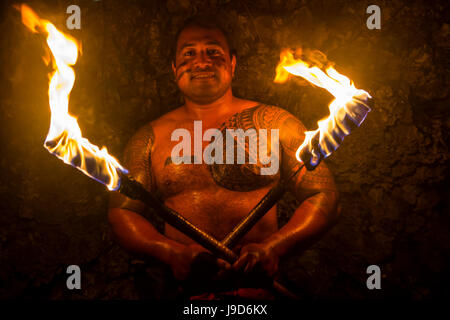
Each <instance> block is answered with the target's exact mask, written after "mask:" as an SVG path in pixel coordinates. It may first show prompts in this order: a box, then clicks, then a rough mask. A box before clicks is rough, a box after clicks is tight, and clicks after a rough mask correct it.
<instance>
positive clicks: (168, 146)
mask: <svg viewBox="0 0 450 320" xmlns="http://www.w3.org/2000/svg"><path fill="white" fill-rule="evenodd" d="M270 112H271V110H270V109H269V108H268V107H267V106H264V105H258V104H257V103H252V104H249V103H244V104H242V106H241V107H240V108H239V110H238V112H237V113H234V114H230V115H225V116H223V117H216V118H213V119H210V120H206V121H205V120H203V121H202V136H203V133H204V132H205V131H206V130H207V129H210V128H217V129H219V130H221V132H223V133H225V130H226V129H238V128H240V129H243V130H244V131H245V130H248V129H250V128H253V129H256V132H257V135H258V141H259V129H268V131H270V129H271V128H269V126H270V125H268V123H270V116H271V115H270ZM152 126H153V131H154V143H153V147H152V150H151V162H150V163H151V172H152V176H153V179H154V180H153V183H154V184H155V187H156V188H157V189H158V191H159V193H160V194H161V195H162V197H163V199H164V201H165V204H166V205H167V206H169V207H171V208H172V209H174V210H176V211H178V212H179V213H181V214H182V215H183V216H184V217H185V218H187V219H188V220H190V221H191V222H192V223H193V224H194V225H196V226H198V227H199V228H200V229H202V230H204V231H206V232H208V233H209V234H211V235H212V236H214V237H215V238H217V239H218V240H221V239H223V238H224V237H225V236H226V235H227V234H228V233H229V232H230V231H231V230H232V229H233V227H234V226H236V224H238V222H239V221H240V220H241V219H242V218H243V217H245V216H246V215H247V214H248V213H249V212H250V210H251V209H252V208H253V207H254V206H255V205H256V204H257V203H258V202H259V201H260V200H261V198H262V197H264V195H265V194H266V193H267V192H268V191H269V190H270V188H271V187H272V186H273V185H274V184H276V183H277V181H278V180H279V177H280V172H279V170H278V172H276V174H273V175H261V174H260V168H261V166H262V165H261V164H260V162H259V160H258V163H257V164H249V159H248V156H246V159H245V164H212V165H208V164H205V161H204V160H203V159H200V160H201V162H202V163H201V164H196V163H193V161H192V162H191V164H186V163H181V164H174V163H173V161H172V158H171V155H172V149H173V148H174V146H175V145H176V144H178V143H179V142H178V141H171V135H172V132H173V131H174V130H176V129H179V128H184V129H187V130H188V131H189V132H190V134H191V138H192V141H191V142H192V143H191V146H192V148H191V150H190V151H191V154H189V155H185V154H184V155H183V156H185V157H186V156H187V157H188V158H189V156H191V159H192V160H194V159H193V158H192V156H193V155H194V152H193V145H194V144H193V140H194V121H193V120H187V119H186V117H183V114H182V111H181V109H177V110H175V111H173V112H171V113H170V114H168V116H163V117H162V118H160V119H158V120H156V121H154V122H152ZM267 141H271V140H269V139H267ZM210 143H211V142H209V141H203V142H202V151H203V150H204V148H205V147H207V146H208V145H209V144H210ZM224 143H225V139H224ZM249 143H250V141H249V140H248V139H246V140H245V150H246V154H248V146H249ZM269 144H270V143H269ZM241 147H243V146H241ZM237 148H239V147H237ZM258 148H259V147H258ZM279 148H280V152H278V155H279V157H281V145H280V146H279ZM223 149H224V150H226V146H224V147H223ZM269 150H270V146H269ZM235 151H236V152H237V149H235ZM225 158H226V157H225V154H224V161H225ZM235 160H236V158H235ZM198 161H199V160H198V159H197V162H198ZM276 161H279V162H280V161H281V159H277V160H276ZM276 230H277V217H276V208H275V207H274V208H272V209H271V210H270V211H269V212H268V213H267V214H266V215H265V216H264V217H263V218H262V219H261V221H259V222H258V223H257V224H256V225H255V227H254V228H253V229H252V230H251V231H250V232H249V233H248V234H247V235H246V236H245V237H244V238H243V241H242V243H248V242H260V241H262V240H264V239H265V238H267V237H269V236H270V235H271V234H273V233H274V232H275V231H276ZM165 235H166V236H167V237H169V238H171V239H174V240H177V241H180V242H182V243H186V244H189V243H193V241H192V240H191V239H190V238H188V237H187V236H185V235H183V234H182V233H180V232H179V231H177V230H176V229H174V228H172V227H171V226H169V225H167V224H166V227H165Z"/></svg>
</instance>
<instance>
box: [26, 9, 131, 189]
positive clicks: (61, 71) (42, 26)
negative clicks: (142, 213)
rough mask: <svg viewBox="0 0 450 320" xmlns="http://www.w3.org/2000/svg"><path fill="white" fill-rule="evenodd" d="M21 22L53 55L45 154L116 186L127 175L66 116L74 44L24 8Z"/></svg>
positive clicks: (76, 51)
mask: <svg viewBox="0 0 450 320" xmlns="http://www.w3.org/2000/svg"><path fill="white" fill-rule="evenodd" d="M20 11H21V14H22V22H23V23H24V24H25V25H26V26H27V27H28V28H29V29H30V30H31V31H33V32H43V33H45V34H46V35H47V44H48V46H49V48H50V50H51V52H52V54H53V62H54V63H53V65H54V66H55V71H54V72H53V74H52V75H51V76H50V83H49V89H48V96H49V103H50V110H51V122H50V129H49V132H48V135H47V138H46V139H45V144H44V147H45V148H47V150H48V151H49V152H50V153H52V154H54V155H56V156H57V157H58V158H60V159H61V160H63V161H64V162H65V163H67V164H70V165H72V166H74V167H76V168H77V169H79V170H81V171H82V172H84V173H85V174H86V175H88V176H90V177H91V178H94V179H95V180H97V181H99V182H101V183H103V184H105V185H106V186H107V187H108V189H109V190H117V189H118V188H119V186H120V177H119V174H118V171H120V172H122V173H125V174H126V173H128V171H127V170H126V169H125V168H123V167H122V166H121V165H120V164H119V162H118V161H117V160H116V159H115V158H114V157H113V156H111V155H109V154H108V151H107V150H106V148H105V147H103V148H102V149H101V150H100V149H99V148H98V147H97V146H96V145H93V144H91V143H90V142H89V140H87V139H86V138H83V137H82V134H81V129H80V127H79V126H78V123H77V120H76V118H74V117H73V116H71V115H70V114H69V95H70V91H71V90H72V88H73V84H74V82H75V72H74V71H73V69H72V68H71V67H70V66H71V65H74V64H75V62H76V61H77V57H78V50H79V49H78V43H77V41H76V40H75V39H74V38H72V37H70V36H68V35H65V34H64V33H62V32H61V31H59V30H58V29H57V28H56V27H55V26H54V25H53V24H52V23H50V22H49V21H47V20H43V19H40V18H39V17H38V15H37V14H36V13H35V12H34V11H33V10H32V9H31V8H29V7H28V6H26V5H24V4H22V5H21V6H20Z"/></svg>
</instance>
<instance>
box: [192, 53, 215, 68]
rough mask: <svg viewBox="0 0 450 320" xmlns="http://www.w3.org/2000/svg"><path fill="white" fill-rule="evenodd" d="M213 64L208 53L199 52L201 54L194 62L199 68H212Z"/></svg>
mask: <svg viewBox="0 0 450 320" xmlns="http://www.w3.org/2000/svg"><path fill="white" fill-rule="evenodd" d="M211 63H212V61H211V58H210V57H209V56H208V54H207V53H206V51H201V52H199V54H198V55H197V56H196V57H195V60H194V64H195V66H196V67H199V68H204V67H207V66H210V65H211Z"/></svg>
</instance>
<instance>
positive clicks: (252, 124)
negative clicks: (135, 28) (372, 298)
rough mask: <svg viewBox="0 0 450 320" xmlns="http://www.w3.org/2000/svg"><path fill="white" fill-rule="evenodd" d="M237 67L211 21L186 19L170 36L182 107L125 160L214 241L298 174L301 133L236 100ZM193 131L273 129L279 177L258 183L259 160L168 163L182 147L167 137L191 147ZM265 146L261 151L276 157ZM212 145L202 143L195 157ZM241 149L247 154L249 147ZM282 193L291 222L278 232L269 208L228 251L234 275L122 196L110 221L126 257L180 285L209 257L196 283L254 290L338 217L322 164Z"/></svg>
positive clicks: (154, 126)
mask: <svg viewBox="0 0 450 320" xmlns="http://www.w3.org/2000/svg"><path fill="white" fill-rule="evenodd" d="M235 67H236V56H235V54H234V52H233V50H232V48H230V42H229V41H228V40H227V36H226V33H225V32H224V31H223V29H222V28H221V27H219V25H218V24H217V23H216V21H215V20H213V19H207V18H204V17H196V18H191V19H189V20H188V21H187V22H186V23H185V24H184V26H183V28H182V29H181V31H180V32H179V33H178V35H177V42H176V50H175V54H174V57H173V62H172V70H173V73H174V76H175V79H176V83H177V85H178V87H179V89H180V90H181V92H182V94H183V96H184V101H185V102H184V105H182V106H181V107H179V108H177V109H175V110H173V111H171V112H169V113H167V114H165V115H164V116H162V117H160V118H159V119H157V120H154V121H152V122H150V123H149V124H147V125H145V126H144V127H142V128H141V129H140V130H138V131H137V133H136V134H135V135H134V136H133V137H132V138H131V140H130V141H129V143H128V146H127V148H126V150H125V161H124V165H125V167H126V168H128V169H129V170H130V174H131V175H132V176H133V177H134V178H136V179H137V180H138V181H139V182H141V183H142V184H143V185H144V186H145V187H146V188H147V190H149V191H150V192H156V191H157V192H158V193H159V194H160V196H161V198H162V200H163V201H164V203H165V204H166V205H167V206H168V207H170V208H172V209H174V210H176V211H178V212H180V213H181V214H182V215H183V216H184V217H186V218H187V219H188V220H190V221H191V222H192V223H193V224H195V225H196V226H198V227H199V228H200V229H202V230H204V231H206V232H208V233H209V234H211V235H212V236H214V237H215V238H216V239H218V240H221V239H223V238H224V237H225V236H226V235H227V234H228V233H229V232H230V231H231V230H232V229H233V227H234V226H235V225H236V224H237V223H238V222H239V221H240V220H241V219H242V218H243V217H244V216H245V215H247V214H248V212H249V211H250V210H251V209H252V208H253V207H254V206H255V205H256V204H257V203H258V202H259V200H260V199H261V198H262V197H263V196H264V195H265V194H266V193H267V192H268V191H269V190H270V188H271V187H273V186H274V185H275V184H276V183H277V182H278V181H279V179H280V177H283V176H288V175H290V174H291V173H292V172H293V171H294V170H296V169H297V168H298V161H297V160H296V159H295V151H296V149H297V148H298V146H299V145H300V144H301V143H302V142H303V139H304V137H305V135H304V132H305V131H306V129H305V127H304V126H303V125H302V123H301V122H300V121H299V120H298V119H297V118H296V117H294V116H293V115H292V114H290V113H289V112H287V111H285V110H284V109H282V108H279V107H275V106H269V105H265V104H262V103H259V102H255V101H250V100H244V99H240V98H237V97H235V96H233V93H232V89H231V81H232V79H233V76H234V72H235ZM194 121H201V123H202V129H201V130H202V132H201V134H202V135H203V133H204V132H205V131H206V130H208V129H211V128H217V129H219V130H220V131H221V132H225V130H226V129H237V128H241V129H243V130H244V131H245V130H247V129H250V128H254V129H255V130H256V132H259V129H267V131H270V130H271V129H277V130H278V132H279V146H277V147H279V153H278V155H277V157H278V158H277V161H278V163H279V170H277V171H276V172H273V174H271V175H263V174H261V172H260V170H261V168H262V167H263V166H264V165H263V164H261V162H260V161H259V160H258V161H257V163H256V164H255V163H248V161H247V162H245V163H244V164H242V163H241V164H217V163H213V164H206V163H205V161H199V159H197V160H196V159H194V156H195V155H194V153H192V154H188V155H186V154H185V155H184V157H186V156H187V157H188V158H192V160H193V161H188V163H181V164H175V163H174V161H173V159H172V157H171V155H172V150H173V148H174V146H175V145H176V144H177V143H179V142H177V141H172V139H171V136H172V133H173V132H174V130H176V129H179V128H184V129H187V130H188V131H189V132H190V133H191V137H194ZM265 138H267V137H260V136H259V137H258V139H265ZM267 139H268V138H267ZM270 141H272V140H269V142H268V144H269V145H268V149H271V148H272V149H273V148H275V147H274V146H271V145H270V143H271V142H270ZM277 142H278V141H277ZM209 143H210V142H208V141H203V146H202V150H204V148H205V147H206V146H207V145H208V144H209ZM193 144H194V143H193V142H192V145H193ZM245 147H246V151H247V153H248V139H247V140H246V142H245ZM223 150H229V149H227V148H223ZM247 158H248V157H247ZM189 162H190V163H189ZM289 187H290V190H291V191H292V193H293V194H294V195H295V196H296V197H297V199H299V201H300V202H301V204H300V205H299V207H298V208H297V209H296V211H295V212H294V214H293V216H292V217H291V219H290V220H289V221H288V223H287V224H285V225H284V226H283V227H282V228H280V229H278V225H277V216H276V207H274V208H272V209H271V210H270V211H269V212H268V213H267V214H266V215H265V216H264V217H263V218H262V219H261V220H260V221H259V222H258V223H257V224H256V225H255V226H254V227H253V228H252V229H251V230H250V232H249V233H248V234H247V235H246V236H245V237H244V238H243V239H242V240H241V241H240V243H239V244H238V245H237V246H236V247H235V248H233V250H234V251H235V252H236V253H238V254H239V259H238V260H237V261H236V263H234V264H233V265H229V264H228V263H226V262H225V261H223V260H220V259H215V258H213V257H212V256H211V255H208V253H207V252H208V251H207V250H206V249H204V248H203V247H201V246H200V245H198V244H196V243H195V242H194V241H193V240H191V239H190V238H188V237H187V236H185V235H184V234H182V233H180V232H179V231H177V230H176V229H174V228H172V227H171V226H170V225H165V228H164V230H163V232H159V231H158V230H157V229H156V228H155V227H154V226H153V225H152V224H151V223H150V222H148V220H146V219H144V218H143V217H142V215H143V214H142V213H143V212H144V211H145V210H146V208H145V206H144V204H143V203H141V202H139V201H135V200H131V199H128V198H126V197H125V196H122V195H120V194H114V195H113V198H112V201H111V206H110V210H109V221H110V224H111V226H112V229H113V231H114V233H115V235H116V236H117V239H118V241H119V242H120V244H121V245H122V246H123V247H124V248H126V249H129V250H130V251H132V252H135V253H139V254H142V255H147V256H150V257H153V258H156V259H158V260H159V261H162V262H163V263H165V264H167V265H168V266H170V268H171V270H172V272H173V275H174V276H175V278H177V279H179V280H186V279H188V278H189V277H190V275H191V274H192V272H193V270H192V268H194V267H193V266H194V264H195V263H194V262H195V261H198V258H199V257H205V255H206V256H208V257H209V259H203V262H202V263H206V261H209V263H210V264H209V266H208V268H206V269H204V270H206V271H205V272H204V273H202V274H201V276H202V277H203V278H204V277H206V273H208V272H209V273H211V270H214V274H213V275H210V276H211V277H212V278H215V279H220V277H222V278H223V277H225V278H226V275H228V276H229V275H230V274H232V275H234V278H239V275H241V278H240V279H241V280H240V282H239V285H241V286H244V287H245V286H249V287H251V286H252V285H250V284H246V282H245V279H247V280H248V279H251V278H252V277H251V275H252V274H258V277H260V278H259V279H262V278H261V277H263V276H261V274H262V273H263V274H264V276H267V277H272V276H273V275H274V274H275V272H276V271H277V268H278V261H279V258H280V257H282V256H283V255H285V254H287V253H288V252H289V251H292V250H293V249H294V248H295V250H299V249H301V248H306V247H307V246H309V245H311V244H312V243H313V242H314V241H316V240H318V239H319V237H320V236H321V235H323V233H324V232H325V231H326V230H328V229H329V227H330V226H332V225H333V224H334V223H335V221H336V219H337V217H338V210H337V191H336V187H335V184H334V181H333V178H332V175H331V174H330V171H329V170H328V168H327V167H326V165H325V164H324V163H322V164H320V165H319V166H318V167H317V168H316V169H315V170H314V171H311V172H309V171H306V169H304V168H303V169H302V170H301V171H300V172H299V173H298V174H297V175H296V176H295V178H294V179H292V180H291V185H290V186H289ZM196 265H198V263H197V264H196ZM242 275H245V276H243V277H242ZM242 279H244V280H242ZM261 282H262V281H259V283H260V284H261ZM227 283H228V284H230V283H231V282H230V281H227ZM197 293H199V292H197Z"/></svg>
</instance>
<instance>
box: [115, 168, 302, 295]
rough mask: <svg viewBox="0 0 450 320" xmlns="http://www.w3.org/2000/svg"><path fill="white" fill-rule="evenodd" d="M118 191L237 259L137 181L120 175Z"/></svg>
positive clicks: (216, 251)
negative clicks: (141, 202)
mask: <svg viewBox="0 0 450 320" xmlns="http://www.w3.org/2000/svg"><path fill="white" fill-rule="evenodd" d="M118 191H119V192H120V193H122V194H124V195H126V196H128V197H130V198H132V199H136V200H140V201H143V202H144V203H145V204H147V205H148V206H150V207H152V208H154V209H156V210H157V213H158V214H159V215H160V216H161V218H163V219H164V220H165V221H166V222H167V223H169V224H170V225H172V226H173V227H175V228H176V229H177V230H179V231H181V232H183V233H184V234H186V235H187V236H189V237H191V239H193V240H195V241H197V242H198V243H199V244H201V245H202V246H203V247H205V248H206V249H208V250H210V251H211V252H212V253H213V254H215V255H217V256H219V257H221V258H223V259H224V260H226V261H228V262H229V263H234V262H235V261H236V260H237V259H238V256H237V254H235V253H234V252H233V251H232V250H230V249H228V248H227V247H226V246H225V245H224V244H223V243H221V242H219V241H218V240H216V239H215V238H213V237H211V236H210V235H209V234H207V233H206V232H204V231H202V230H200V229H199V228H197V227H196V226H195V225H193V224H192V223H191V222H189V221H188V220H187V219H186V218H184V217H183V216H182V215H180V214H179V213H178V212H176V211H175V210H172V209H170V208H169V207H167V206H166V205H164V204H163V203H162V202H161V201H160V200H159V199H158V198H156V197H155V196H154V195H153V194H151V193H150V192H148V191H147V190H145V188H144V187H143V186H142V185H141V184H140V183H139V182H137V181H135V180H133V179H131V178H129V177H127V176H125V175H121V181H120V188H119V190H118ZM272 206H273V205H272ZM269 209H270V208H269ZM273 288H274V289H275V290H276V291H278V292H279V293H281V294H284V295H285V296H287V297H289V298H291V299H298V297H297V296H296V295H295V294H293V293H292V292H290V291H289V290H288V289H286V288H285V287H284V286H283V285H281V284H280V283H279V282H277V281H275V280H274V281H273Z"/></svg>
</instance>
